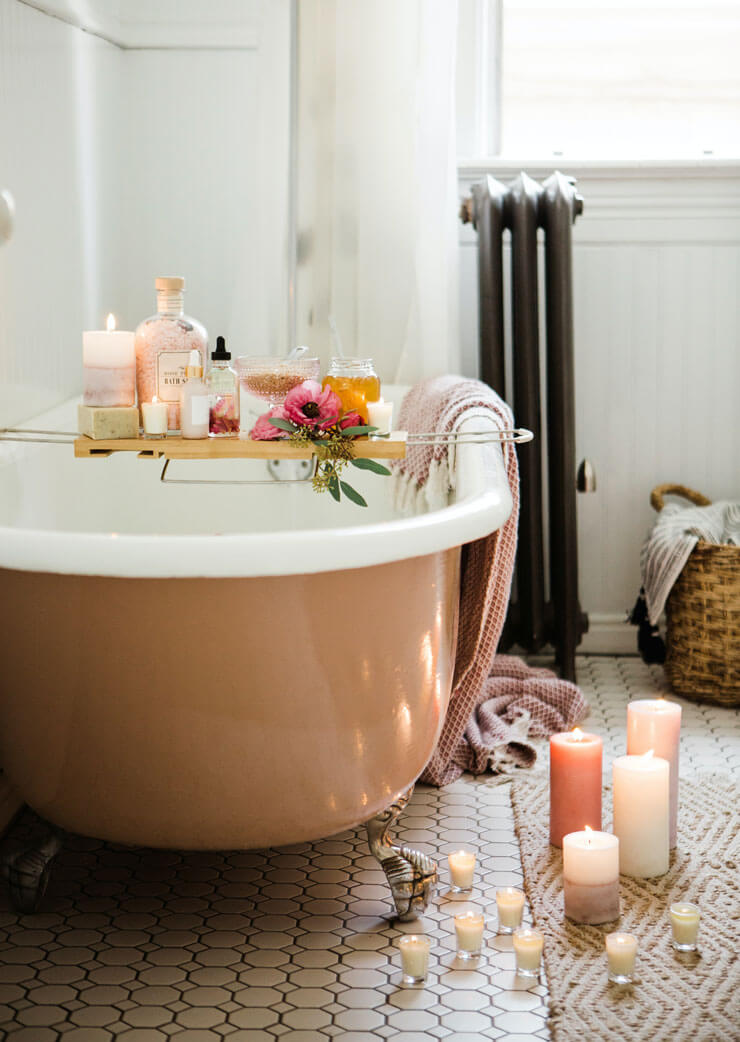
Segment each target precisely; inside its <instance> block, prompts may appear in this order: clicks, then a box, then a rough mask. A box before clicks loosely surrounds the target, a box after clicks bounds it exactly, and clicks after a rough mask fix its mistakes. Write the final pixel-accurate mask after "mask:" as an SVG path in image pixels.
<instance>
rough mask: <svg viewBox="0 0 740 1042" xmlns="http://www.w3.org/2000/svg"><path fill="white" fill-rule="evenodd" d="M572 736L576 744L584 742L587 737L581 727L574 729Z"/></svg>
mask: <svg viewBox="0 0 740 1042" xmlns="http://www.w3.org/2000/svg"><path fill="white" fill-rule="evenodd" d="M570 734H571V737H572V739H573V741H574V742H582V741H583V740H584V739H585V737H586V736H585V735H584V733H583V731H582V730H581V729H580V727H574V728H573V730H572V731H571V732H570Z"/></svg>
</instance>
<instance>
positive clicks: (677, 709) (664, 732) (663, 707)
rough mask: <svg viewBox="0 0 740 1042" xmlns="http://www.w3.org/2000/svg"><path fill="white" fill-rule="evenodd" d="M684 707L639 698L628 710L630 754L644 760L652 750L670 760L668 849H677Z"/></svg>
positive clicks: (663, 701) (663, 700)
mask: <svg viewBox="0 0 740 1042" xmlns="http://www.w3.org/2000/svg"><path fill="white" fill-rule="evenodd" d="M680 737H681V706H680V705H678V703H676V702H668V701H666V699H665V698H639V699H637V700H636V701H634V702H630V703H629V704H628V706H627V754H628V755H629V756H641V755H642V754H643V753H646V752H647V751H648V749H652V750H653V753H654V754H655V756H660V757H661V758H662V759H664V760H667V761H668V764H669V771H670V823H669V828H670V835H669V840H668V842H669V845H670V846H671V847H675V845H676V825H677V821H678V753H679V745H680V741H679V740H680Z"/></svg>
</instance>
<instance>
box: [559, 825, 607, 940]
mask: <svg viewBox="0 0 740 1042" xmlns="http://www.w3.org/2000/svg"><path fill="white" fill-rule="evenodd" d="M563 898H564V904H565V914H566V915H567V917H568V918H569V919H572V920H573V922H575V923H591V924H596V923H611V922H614V921H615V920H616V919H618V918H619V840H618V839H617V837H616V836H612V835H611V834H610V833H608V832H593V831H591V830H590V829H586V830H584V831H583V832H571V833H570V834H569V835H567V836H563Z"/></svg>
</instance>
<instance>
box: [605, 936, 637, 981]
mask: <svg viewBox="0 0 740 1042" xmlns="http://www.w3.org/2000/svg"><path fill="white" fill-rule="evenodd" d="M604 941H605V943H606V957H607V960H608V963H609V980H610V981H613V982H614V983H615V984H631V983H632V978H633V976H634V973H635V958H636V956H637V938H636V937H633V935H632V934H631V933H608V934H607V935H606V937H605V938H604Z"/></svg>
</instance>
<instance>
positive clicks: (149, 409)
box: [141, 398, 167, 438]
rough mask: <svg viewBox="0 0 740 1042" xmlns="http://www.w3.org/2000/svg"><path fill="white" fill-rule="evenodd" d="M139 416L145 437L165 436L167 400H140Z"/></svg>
mask: <svg viewBox="0 0 740 1042" xmlns="http://www.w3.org/2000/svg"><path fill="white" fill-rule="evenodd" d="M141 418H142V422H143V426H144V435H145V437H147V438H166V437H167V402H160V401H159V400H158V399H157V398H153V399H152V401H151V402H142V403H141Z"/></svg>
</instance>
